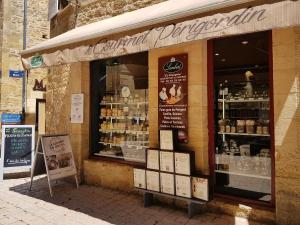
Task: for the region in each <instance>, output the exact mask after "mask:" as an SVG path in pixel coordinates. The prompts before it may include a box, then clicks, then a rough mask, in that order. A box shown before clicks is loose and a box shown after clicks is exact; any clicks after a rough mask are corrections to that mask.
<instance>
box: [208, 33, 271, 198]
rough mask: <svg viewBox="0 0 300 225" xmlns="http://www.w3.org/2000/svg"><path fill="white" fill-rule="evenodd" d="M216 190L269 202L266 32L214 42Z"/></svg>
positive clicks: (267, 51) (221, 192)
mask: <svg viewBox="0 0 300 225" xmlns="http://www.w3.org/2000/svg"><path fill="white" fill-rule="evenodd" d="M212 54H213V74H214V77H213V79H214V85H215V91H214V113H215V114H214V124H215V126H214V127H215V134H214V137H211V138H213V139H214V141H213V142H214V147H215V157H214V161H215V165H214V174H215V178H214V180H215V186H214V189H215V192H217V193H219V194H221V195H231V196H235V197H242V198H248V199H251V200H255V201H261V202H271V200H272V154H273V151H272V139H271V138H272V135H271V133H272V132H271V129H270V124H271V122H272V121H271V111H270V103H271V101H270V99H272V98H271V97H270V95H271V93H270V88H271V85H270V66H269V64H270V62H269V59H270V54H271V53H270V51H269V33H268V32H259V33H253V34H247V35H241V36H233V37H226V38H222V39H216V40H214V41H213V53H212Z"/></svg>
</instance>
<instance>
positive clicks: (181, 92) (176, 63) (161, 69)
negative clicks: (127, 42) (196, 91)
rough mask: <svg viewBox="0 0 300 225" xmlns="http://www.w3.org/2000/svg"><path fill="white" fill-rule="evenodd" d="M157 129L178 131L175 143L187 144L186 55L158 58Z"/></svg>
mask: <svg viewBox="0 0 300 225" xmlns="http://www.w3.org/2000/svg"><path fill="white" fill-rule="evenodd" d="M158 76H159V77H158V93H157V94H158V124H159V129H162V130H165V129H171V130H177V131H178V137H177V141H178V142H180V143H187V142H188V54H180V55H172V56H167V57H162V58H159V61H158Z"/></svg>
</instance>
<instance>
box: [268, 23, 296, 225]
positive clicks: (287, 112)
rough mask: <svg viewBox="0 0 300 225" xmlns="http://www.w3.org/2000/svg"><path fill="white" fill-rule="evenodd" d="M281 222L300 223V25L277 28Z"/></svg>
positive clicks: (275, 62)
mask: <svg viewBox="0 0 300 225" xmlns="http://www.w3.org/2000/svg"><path fill="white" fill-rule="evenodd" d="M273 83H274V121H275V152H276V154H275V157H276V159H275V195H276V220H277V223H278V224H280V225H281V224H283V225H285V224H289V225H296V224H300V214H299V212H300V163H299V162H300V106H299V104H300V27H296V28H289V29H280V30H273Z"/></svg>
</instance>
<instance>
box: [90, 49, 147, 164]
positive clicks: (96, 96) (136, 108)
mask: <svg viewBox="0 0 300 225" xmlns="http://www.w3.org/2000/svg"><path fill="white" fill-rule="evenodd" d="M91 90H92V91H91V99H92V101H91V113H92V115H91V150H92V152H91V153H92V155H93V156H100V157H105V158H114V159H120V160H123V161H133V162H141V163H144V162H145V149H146V148H147V147H148V145H149V144H148V143H149V131H148V53H147V52H146V53H139V54H133V55H127V56H122V57H118V58H112V59H108V60H99V61H94V62H92V63H91Z"/></svg>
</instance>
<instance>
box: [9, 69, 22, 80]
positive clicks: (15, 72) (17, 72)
mask: <svg viewBox="0 0 300 225" xmlns="http://www.w3.org/2000/svg"><path fill="white" fill-rule="evenodd" d="M9 77H14V78H22V77H24V71H23V70H9Z"/></svg>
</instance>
